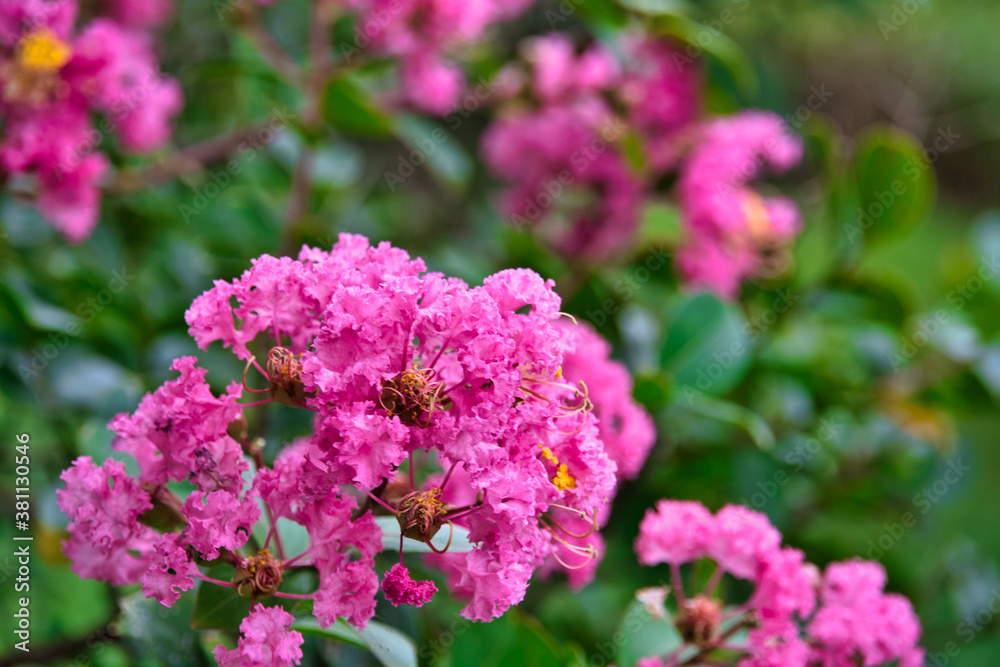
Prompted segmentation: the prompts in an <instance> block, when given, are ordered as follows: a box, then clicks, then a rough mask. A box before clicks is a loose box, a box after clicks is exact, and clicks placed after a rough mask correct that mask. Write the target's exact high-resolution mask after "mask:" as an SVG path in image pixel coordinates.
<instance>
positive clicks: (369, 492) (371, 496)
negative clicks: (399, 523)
mask: <svg viewBox="0 0 1000 667" xmlns="http://www.w3.org/2000/svg"><path fill="white" fill-rule="evenodd" d="M364 492H365V493H367V494H368V497H369V498H371V499H372V500H374V501H375V502H377V503H378V504H379V505H381V506H382V507H384V508H385V509H387V510H388V511H389V512H391V513H392V514H396V510H395V509H394V508H392V507H390V506H389V505H388V504H386V502H385V501H384V500H382V499H381V498H379V497H378V496H376V495H375V494H374V493H372V492H371V491H369V490H368V489H364Z"/></svg>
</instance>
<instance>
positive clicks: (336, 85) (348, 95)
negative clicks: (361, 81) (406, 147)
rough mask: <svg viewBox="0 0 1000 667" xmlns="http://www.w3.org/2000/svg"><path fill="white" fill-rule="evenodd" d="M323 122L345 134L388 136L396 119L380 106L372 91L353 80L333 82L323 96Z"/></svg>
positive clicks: (345, 79) (344, 79)
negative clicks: (373, 97)
mask: <svg viewBox="0 0 1000 667" xmlns="http://www.w3.org/2000/svg"><path fill="white" fill-rule="evenodd" d="M323 119H324V120H325V121H326V122H327V123H329V124H330V125H332V126H333V127H335V128H336V129H338V130H340V131H341V132H344V133H345V134H351V135H361V136H368V137H385V136H388V135H389V134H390V133H391V131H392V126H393V123H392V119H391V118H390V117H389V116H387V115H386V114H384V113H382V111H381V110H380V109H379V108H378V107H377V106H376V104H375V102H374V100H372V99H371V96H370V95H369V94H368V92H367V91H366V90H365V89H364V88H362V87H361V86H359V85H358V84H357V83H355V82H354V81H353V80H352V79H350V78H347V77H341V78H336V79H331V80H330V82H329V83H328V84H327V85H326V91H325V92H324V94H323Z"/></svg>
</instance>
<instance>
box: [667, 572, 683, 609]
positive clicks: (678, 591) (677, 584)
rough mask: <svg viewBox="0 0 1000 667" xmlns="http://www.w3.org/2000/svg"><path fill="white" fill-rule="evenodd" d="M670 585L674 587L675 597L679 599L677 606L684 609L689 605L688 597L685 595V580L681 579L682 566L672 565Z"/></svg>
mask: <svg viewBox="0 0 1000 667" xmlns="http://www.w3.org/2000/svg"><path fill="white" fill-rule="evenodd" d="M670 583H672V584H673V586H674V596H675V597H676V598H677V606H678V607H680V608H683V607H684V605H685V604H687V597H686V596H685V595H684V580H683V579H681V566H680V565H677V564H676V563H671V564H670Z"/></svg>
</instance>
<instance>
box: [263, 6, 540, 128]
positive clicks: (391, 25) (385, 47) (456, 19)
mask: <svg viewBox="0 0 1000 667" xmlns="http://www.w3.org/2000/svg"><path fill="white" fill-rule="evenodd" d="M315 1H316V2H319V3H320V4H321V5H323V4H325V5H329V6H331V8H334V9H336V8H340V7H343V8H346V9H348V10H351V11H353V12H355V13H356V15H357V27H356V29H355V43H354V44H353V45H349V46H345V45H342V46H341V47H339V50H340V51H341V52H340V53H339V55H340V56H341V57H342V58H344V59H345V60H347V61H350V60H351V59H352V58H353V57H354V56H355V55H356V53H355V52H360V51H364V50H366V49H369V48H371V49H373V51H374V52H375V53H377V54H381V55H386V56H390V57H392V58H396V59H398V60H399V87H400V92H401V94H402V98H403V99H404V101H406V102H407V103H409V104H410V105H412V106H414V107H416V108H418V109H421V110H423V111H427V112H429V113H433V114H438V115H444V114H446V113H448V112H449V111H451V110H452V109H454V108H455V107H456V106H457V104H458V101H459V98H460V97H461V95H462V92H463V91H464V89H465V78H464V75H463V73H462V69H461V67H459V65H458V64H457V63H456V62H455V61H454V60H451V59H449V58H448V56H447V53H448V51H449V50H451V49H453V48H455V47H461V46H465V45H468V44H470V43H473V42H475V41H477V40H479V39H481V38H482V37H483V35H484V34H485V32H486V31H487V30H488V29H489V28H490V26H492V25H494V24H496V23H498V22H500V21H503V20H507V19H511V18H514V17H516V16H517V15H519V14H521V13H522V12H523V11H524V10H526V9H527V8H528V7H529V6H530V5H531V4H532V3H533V2H534V0H315ZM258 2H260V3H261V4H264V5H269V4H273V3H274V2H275V0H258Z"/></svg>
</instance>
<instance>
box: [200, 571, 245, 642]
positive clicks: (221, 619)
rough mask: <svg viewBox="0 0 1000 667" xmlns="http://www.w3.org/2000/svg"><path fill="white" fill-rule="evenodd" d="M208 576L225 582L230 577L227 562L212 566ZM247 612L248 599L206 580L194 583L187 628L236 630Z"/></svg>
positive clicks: (233, 590) (230, 573)
mask: <svg viewBox="0 0 1000 667" xmlns="http://www.w3.org/2000/svg"><path fill="white" fill-rule="evenodd" d="M208 576H210V577H212V578H213V579H219V580H221V581H229V580H230V579H231V578H232V576H233V567H232V566H231V565H216V566H215V567H212V568H210V569H209V570H208ZM249 613H250V601H249V600H247V599H246V598H245V597H243V596H241V595H240V594H239V593H237V592H236V589H234V588H226V587H223V586H218V585H216V584H210V583H208V582H207V581H201V582H198V592H197V594H196V595H195V603H194V612H193V613H192V614H191V627H192V628H194V629H195V630H236V629H237V628H239V627H240V623H241V622H242V621H243V619H244V618H246V616H247V614H249Z"/></svg>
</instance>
